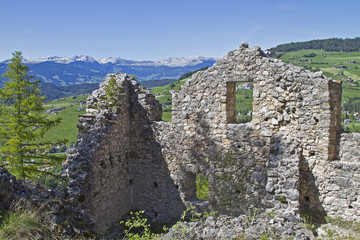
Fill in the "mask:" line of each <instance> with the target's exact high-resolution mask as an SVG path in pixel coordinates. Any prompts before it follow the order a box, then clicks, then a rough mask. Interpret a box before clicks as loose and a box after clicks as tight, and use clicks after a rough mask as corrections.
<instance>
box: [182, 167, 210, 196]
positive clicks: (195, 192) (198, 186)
mask: <svg viewBox="0 0 360 240" xmlns="http://www.w3.org/2000/svg"><path fill="white" fill-rule="evenodd" d="M183 190H184V193H185V200H186V201H198V200H204V201H208V200H209V180H208V177H207V176H206V175H204V174H202V173H198V174H194V173H190V172H187V173H186V177H185V184H184V188H183Z"/></svg>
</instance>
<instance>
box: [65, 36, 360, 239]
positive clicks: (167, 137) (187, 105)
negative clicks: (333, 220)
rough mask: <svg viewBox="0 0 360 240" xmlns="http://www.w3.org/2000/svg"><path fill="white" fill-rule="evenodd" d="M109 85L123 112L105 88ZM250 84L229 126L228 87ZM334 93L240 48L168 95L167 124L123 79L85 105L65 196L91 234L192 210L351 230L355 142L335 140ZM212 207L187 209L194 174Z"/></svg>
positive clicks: (355, 212) (337, 93)
mask: <svg viewBox="0 0 360 240" xmlns="http://www.w3.org/2000/svg"><path fill="white" fill-rule="evenodd" d="M111 78H115V79H116V81H117V83H118V84H119V86H120V88H119V90H118V97H119V98H120V99H121V101H120V102H121V106H119V107H118V108H116V107H115V109H114V107H112V108H110V107H109V103H108V102H106V100H104V99H105V98H106V97H102V96H104V95H105V90H104V88H105V87H104V86H105V85H106V84H107V82H108V81H109V80H110V79H111ZM245 81H246V82H252V83H253V84H254V90H253V98H254V100H253V119H252V121H251V122H249V123H234V116H235V115H234V103H235V99H234V97H235V95H234V86H235V82H245ZM340 99H341V83H339V82H336V81H333V80H331V79H328V78H326V77H324V76H323V75H322V73H321V72H316V73H313V72H310V71H304V70H302V69H301V68H300V67H296V66H293V65H290V64H286V63H284V62H282V61H279V60H277V59H271V58H269V57H268V56H266V55H265V54H264V53H263V52H262V51H261V50H260V48H258V47H254V48H249V47H248V45H247V44H245V43H244V44H242V45H241V46H240V48H239V49H237V50H234V51H231V52H230V53H229V54H227V55H226V56H225V57H223V58H222V59H221V60H219V61H218V62H217V63H215V64H214V66H213V67H211V68H209V69H208V70H206V71H202V72H199V73H197V74H195V75H194V76H193V78H192V79H191V80H189V81H187V82H186V83H185V85H184V86H182V88H181V90H180V92H179V93H177V94H174V95H173V113H172V122H171V123H169V122H163V121H160V119H161V106H160V105H159V103H158V102H157V101H156V100H155V99H154V97H153V96H152V95H151V94H148V93H146V91H145V90H144V89H143V88H142V87H141V86H140V85H139V84H138V83H136V81H134V79H132V78H131V77H129V76H128V75H126V74H110V75H108V76H107V78H106V80H105V82H104V83H103V84H102V85H101V86H100V89H99V90H97V91H95V92H93V94H92V96H91V97H90V98H89V99H88V103H87V105H88V110H87V111H88V113H87V114H86V115H84V116H82V117H80V119H79V120H80V123H79V137H78V143H77V148H76V150H75V151H73V152H72V154H71V155H70V156H69V157H68V168H67V174H68V176H69V177H70V181H69V185H68V192H69V194H70V196H72V198H71V201H72V204H73V205H74V206H76V207H77V209H78V210H79V212H81V214H83V215H86V216H87V217H88V219H89V224H90V225H91V226H92V230H93V231H95V232H98V233H101V232H104V231H105V230H106V229H107V228H108V227H110V226H111V225H112V224H114V223H116V222H118V221H119V219H120V218H121V217H123V216H124V215H125V214H126V213H127V212H128V211H130V210H134V209H138V210H139V209H144V210H145V211H146V212H147V213H148V214H149V216H150V217H151V218H152V219H153V222H157V223H160V222H167V221H171V220H173V219H175V218H176V217H179V216H180V214H181V212H182V211H183V210H184V207H185V205H186V204H188V203H189V202H192V203H194V204H196V205H199V206H200V205H204V204H205V205H206V204H209V206H210V208H213V209H217V210H220V211H222V212H225V213H228V214H234V215H236V214H239V213H248V211H249V209H250V211H255V209H263V210H264V209H274V210H281V211H289V212H291V213H298V212H299V211H300V210H304V209H307V208H310V209H312V210H315V211H317V212H322V213H327V214H328V215H330V216H336V217H344V218H347V219H357V220H359V219H360V218H359V216H360V212H359V203H360V199H359V189H360V188H359V185H358V182H359V180H360V178H359V139H360V137H359V134H341V125H340V102H341V101H340ZM110 105H111V104H110ZM199 173H202V174H204V175H206V176H207V177H208V179H209V185H210V186H209V188H210V193H209V202H208V203H207V202H203V201H198V200H197V199H196V183H195V179H196V175H197V174H199Z"/></svg>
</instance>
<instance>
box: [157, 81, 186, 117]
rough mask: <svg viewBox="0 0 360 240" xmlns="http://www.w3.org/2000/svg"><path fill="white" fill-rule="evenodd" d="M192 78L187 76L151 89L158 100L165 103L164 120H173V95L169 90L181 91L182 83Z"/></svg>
mask: <svg viewBox="0 0 360 240" xmlns="http://www.w3.org/2000/svg"><path fill="white" fill-rule="evenodd" d="M189 79H191V77H188V78H185V79H183V80H180V81H176V82H173V83H170V84H167V85H164V86H161V87H154V88H152V89H151V93H152V94H154V95H155V97H156V100H158V101H159V102H161V104H163V113H162V120H163V121H168V122H169V121H171V105H172V95H171V93H170V92H169V91H171V90H174V91H175V92H179V90H180V88H181V86H182V85H184V84H185V82H186V81H187V80H189Z"/></svg>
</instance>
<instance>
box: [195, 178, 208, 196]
mask: <svg viewBox="0 0 360 240" xmlns="http://www.w3.org/2000/svg"><path fill="white" fill-rule="evenodd" d="M196 195H197V198H198V199H201V200H209V180H208V178H207V177H206V176H204V175H203V174H201V173H199V174H197V175H196Z"/></svg>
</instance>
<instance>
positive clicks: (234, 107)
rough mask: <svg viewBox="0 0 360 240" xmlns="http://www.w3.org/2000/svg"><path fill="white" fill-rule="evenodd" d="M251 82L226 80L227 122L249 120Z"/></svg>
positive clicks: (251, 103)
mask: <svg viewBox="0 0 360 240" xmlns="http://www.w3.org/2000/svg"><path fill="white" fill-rule="evenodd" d="M253 88H254V85H253V83H252V82H228V83H227V93H226V94H227V95H226V97H227V99H226V115H227V116H226V117H227V121H228V123H247V122H251V120H252V115H253Z"/></svg>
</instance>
